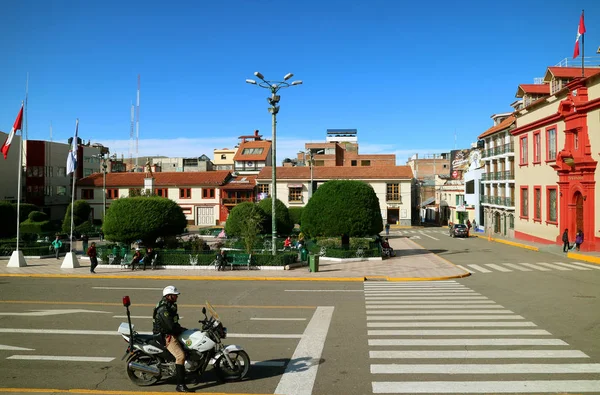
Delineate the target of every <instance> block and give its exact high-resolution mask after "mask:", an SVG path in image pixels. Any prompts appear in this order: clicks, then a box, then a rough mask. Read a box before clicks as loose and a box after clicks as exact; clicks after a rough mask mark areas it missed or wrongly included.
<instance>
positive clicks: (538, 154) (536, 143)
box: [533, 130, 542, 163]
mask: <svg viewBox="0 0 600 395" xmlns="http://www.w3.org/2000/svg"><path fill="white" fill-rule="evenodd" d="M541 145H542V138H541V136H540V132H539V130H538V131H537V132H533V163H540V161H541V160H542V147H541Z"/></svg>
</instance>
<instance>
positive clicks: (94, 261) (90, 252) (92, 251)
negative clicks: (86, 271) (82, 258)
mask: <svg viewBox="0 0 600 395" xmlns="http://www.w3.org/2000/svg"><path fill="white" fill-rule="evenodd" d="M87 256H89V257H90V273H94V274H95V273H96V271H95V270H96V266H98V256H97V251H96V243H95V242H93V241H92V244H91V245H90V247H89V248H88V249H87Z"/></svg>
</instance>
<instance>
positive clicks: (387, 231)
mask: <svg viewBox="0 0 600 395" xmlns="http://www.w3.org/2000/svg"><path fill="white" fill-rule="evenodd" d="M385 235H386V236H389V235H390V224H389V223H387V222H386V223H385Z"/></svg>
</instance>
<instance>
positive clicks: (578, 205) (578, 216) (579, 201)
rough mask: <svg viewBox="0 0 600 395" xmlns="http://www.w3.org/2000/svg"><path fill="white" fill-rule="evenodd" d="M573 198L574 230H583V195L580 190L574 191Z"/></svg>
mask: <svg viewBox="0 0 600 395" xmlns="http://www.w3.org/2000/svg"><path fill="white" fill-rule="evenodd" d="M574 200H575V231H578V230H581V231H583V195H582V194H581V192H576V193H575V196H574Z"/></svg>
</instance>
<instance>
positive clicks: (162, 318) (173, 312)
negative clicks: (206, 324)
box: [152, 285, 193, 392]
mask: <svg viewBox="0 0 600 395" xmlns="http://www.w3.org/2000/svg"><path fill="white" fill-rule="evenodd" d="M179 295H180V292H179V291H178V290H177V288H175V287H174V286H172V285H169V286H167V287H165V289H163V297H162V299H161V300H160V301H159V302H158V303H157V305H156V307H155V308H154V313H153V314H152V333H154V334H155V335H160V340H161V342H162V343H163V344H164V345H165V346H166V347H167V350H169V352H170V353H171V354H172V355H173V356H174V357H175V373H176V379H177V387H175V391H177V392H193V391H192V390H190V389H189V388H188V387H187V386H186V385H185V366H184V363H185V353H184V352H183V349H182V348H181V344H179V340H178V339H177V338H178V337H179V335H180V334H181V333H182V332H184V331H186V328H183V327H182V326H181V325H179V314H178V313H177V298H178V296H179Z"/></svg>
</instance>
